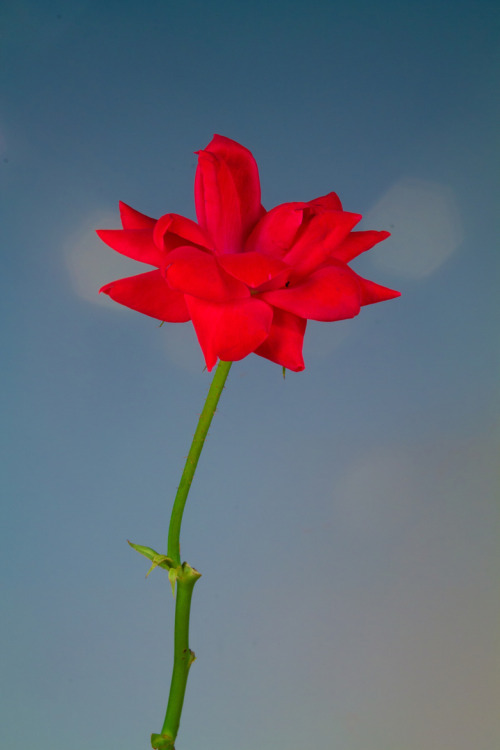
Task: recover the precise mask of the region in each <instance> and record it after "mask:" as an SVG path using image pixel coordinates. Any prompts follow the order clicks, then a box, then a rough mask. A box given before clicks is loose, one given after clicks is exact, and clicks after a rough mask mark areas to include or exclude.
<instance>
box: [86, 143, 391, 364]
mask: <svg viewBox="0 0 500 750" xmlns="http://www.w3.org/2000/svg"><path fill="white" fill-rule="evenodd" d="M195 202H196V215H197V217H198V223H195V222H194V221H191V220H190V219H186V218H185V217H184V216H179V215H177V214H166V215H165V216H162V217H161V218H160V219H158V221H156V220H155V219H151V218H149V217H148V216H145V215H144V214H141V213H139V212H138V211H135V210H134V209H133V208H130V207H129V206H127V205H125V204H124V203H120V213H121V219H122V225H123V229H118V230H114V229H102V230H99V231H98V235H99V237H100V238H101V239H102V240H103V241H104V242H105V243H106V244H107V245H109V246H110V247H112V248H113V249H114V250H117V251H118V252H119V253H122V254H123V255H127V256H128V257H130V258H133V259H134V260H138V261H140V262H141V263H146V264H148V265H151V266H155V267H156V270H154V271H148V272H146V273H142V274H139V275H138V276H131V277H129V278H126V279H120V280H118V281H113V282H111V283H110V284H106V285H105V286H103V287H102V289H101V291H102V292H105V293H106V294H109V296H110V297H111V298H112V299H114V300H115V301H116V302H119V303H121V304H122V305H126V306H127V307H131V308H132V309H133V310H137V311H138V312H141V313H144V314H146V315H150V316H151V317H153V318H157V319H158V320H162V321H168V322H170V323H181V322H185V321H187V320H192V321H193V325H194V327H195V330H196V334H197V336H198V341H199V342H200V346H201V348H202V350H203V354H204V355H205V361H206V364H207V368H208V370H211V369H212V368H213V366H214V365H215V364H216V362H217V359H221V360H226V361H233V360H238V359H243V357H246V356H247V355H248V354H250V353H251V352H254V353H255V354H258V355H260V356H261V357H266V358H267V359H270V360H272V361H273V362H276V363H278V364H280V365H283V367H286V368H288V369H290V370H295V371H300V370H303V369H304V360H303V358H302V342H303V338H304V332H305V330H306V324H307V320H308V319H311V320H325V321H331V320H342V319H344V318H352V317H354V316H355V315H357V314H358V313H359V310H360V307H361V306H362V305H369V304H372V303H374V302H382V301H383V300H387V299H391V298H393V297H398V296H399V292H395V291H393V290H392V289H387V288H385V287H383V286H379V285H378V284H375V283H374V282H372V281H368V280H367V279H363V278H361V276H358V275H357V274H356V273H355V272H354V271H353V270H352V269H351V268H349V266H348V265H347V264H348V263H349V261H351V260H352V259H353V258H355V257H356V256H357V255H359V254H360V253H362V252H364V251H365V250H369V249H370V248H371V247H373V245H375V244H376V243H377V242H380V241H381V240H384V239H386V237H388V236H389V232H375V231H368V232H353V231H352V229H353V227H354V226H355V225H356V224H357V223H358V221H359V220H360V219H361V216H360V215H359V214H352V213H348V212H346V211H343V210H342V204H341V203H340V200H339V198H338V197H337V196H336V195H335V193H329V194H328V195H325V196H323V197H322V198H316V199H315V200H312V201H309V202H307V203H284V204H282V205H280V206H277V207H276V208H273V209H272V210H271V211H269V212H266V211H265V209H264V208H263V207H262V205H261V203H260V182H259V173H258V169H257V164H256V162H255V159H254V158H253V156H252V154H251V153H250V151H248V150H247V149H246V148H244V147H243V146H241V145H240V144H239V143H236V142H235V141H231V140H230V139H229V138H225V137H223V136H220V135H216V136H214V138H213V139H212V141H211V143H210V144H209V145H208V146H207V148H206V149H205V150H204V151H200V152H198V169H197V171H196V179H195Z"/></svg>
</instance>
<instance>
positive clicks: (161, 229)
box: [153, 214, 212, 251]
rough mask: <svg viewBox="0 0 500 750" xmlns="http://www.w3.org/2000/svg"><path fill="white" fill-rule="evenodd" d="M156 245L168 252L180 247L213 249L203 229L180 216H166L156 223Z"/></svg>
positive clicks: (154, 235)
mask: <svg viewBox="0 0 500 750" xmlns="http://www.w3.org/2000/svg"><path fill="white" fill-rule="evenodd" d="M153 239H154V242H155V245H156V246H157V247H159V248H160V249H164V250H167V251H170V250H174V249H175V248H176V247H179V246H180V245H197V246H200V247H205V248H207V249H211V248H212V245H211V243H210V239H209V238H208V237H207V235H206V233H205V232H204V231H203V229H201V227H199V226H198V224H196V222H194V221H191V219H186V217H185V216H179V214H165V216H162V217H161V218H160V219H158V221H157V222H156V226H155V228H154V232H153Z"/></svg>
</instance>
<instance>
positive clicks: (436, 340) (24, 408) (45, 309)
mask: <svg viewBox="0 0 500 750" xmlns="http://www.w3.org/2000/svg"><path fill="white" fill-rule="evenodd" d="M0 26H1V33H2V38H3V39H2V44H1V48H2V52H1V68H2V86H1V94H0V105H1V107H0V150H1V154H0V174H1V184H2V207H1V210H2V221H1V234H2V239H1V249H2V275H1V281H0V283H1V287H2V290H1V296H0V300H1V304H2V306H3V315H2V319H3V321H4V322H5V324H6V325H5V334H4V337H3V341H2V359H3V367H2V370H3V385H2V388H1V391H0V397H1V400H2V414H3V416H2V422H3V425H4V441H3V447H2V459H3V461H4V463H5V470H4V480H3V483H4V489H3V502H2V505H3V510H4V514H5V515H4V518H3V522H2V523H3V533H2V545H1V546H2V558H3V562H2V565H1V575H2V604H3V609H4V612H3V615H2V635H1V642H2V646H3V648H2V650H3V651H4V654H3V666H2V669H1V675H2V677H1V681H2V683H3V688H4V692H5V695H4V698H3V700H2V709H1V717H0V723H1V727H2V729H1V734H2V746H3V747H6V748H9V750H21V748H24V747H27V746H36V748H37V750H63V749H64V750H66V748H68V747H70V748H71V750H102V749H103V748H109V747H116V748H120V750H139V748H144V749H146V748H147V747H149V738H148V735H149V733H150V732H152V731H154V732H158V731H160V729H161V724H162V721H163V714H164V709H165V704H166V693H167V690H168V683H169V679H170V663H171V662H170V659H171V649H172V644H171V631H172V616H173V602H172V597H171V594H170V592H169V586H168V581H167V578H166V576H165V575H164V573H163V572H162V571H159V572H158V571H157V572H155V573H154V574H153V575H151V577H150V578H148V579H147V580H145V579H144V575H145V573H146V569H147V563H146V561H145V560H143V559H142V558H140V557H139V556H138V555H136V554H135V553H134V552H133V551H132V550H130V549H129V547H128V546H127V544H126V541H125V540H126V539H128V538H129V539H132V540H134V541H136V542H138V543H142V544H146V545H151V546H153V547H156V548H163V547H164V546H165V544H166V530H167V524H168V516H169V509H170V506H171V502H172V498H173V494H174V492H175V489H176V487H177V483H178V479H179V476H180V471H181V468H182V460H183V457H184V456H185V455H186V453H187V449H188V445H189V441H190V439H191V435H192V433H193V430H194V426H195V421H196V417H197V414H198V413H199V411H200V410H201V405H202V402H203V399H204V396H205V393H206V390H207V388H208V384H209V380H210V376H209V375H208V374H207V373H206V372H203V366H204V363H203V360H202V356H201V352H200V350H199V348H198V345H197V343H196V340H195V336H194V333H193V330H192V327H191V326H190V324H185V325H176V326H175V325H165V326H163V327H162V328H161V329H159V328H158V326H157V323H156V322H155V321H153V320H152V319H150V318H147V317H145V316H141V315H139V314H137V313H134V312H131V311H129V310H127V309H125V308H122V307H120V306H119V305H116V304H114V303H112V302H111V301H110V300H108V299H107V298H104V299H103V298H102V297H98V295H97V291H98V288H99V287H100V286H101V285H102V284H104V283H105V282H108V281H111V280H113V279H115V278H120V277H123V276H127V275H130V274H133V273H138V272H139V271H140V270H141V269H140V267H138V266H137V264H135V263H133V262H132V261H130V262H129V261H127V260H126V259H125V258H122V257H119V256H118V255H117V254H116V253H113V251H112V250H110V249H109V248H107V247H106V246H105V245H104V244H102V243H100V242H99V241H98V240H97V238H96V237H95V235H94V233H93V230H94V229H95V228H115V227H118V226H119V217H118V200H123V201H125V202H127V203H129V204H130V205H132V206H134V207H135V208H137V209H138V210H140V211H143V212H144V213H146V214H149V215H151V216H155V217H158V216H160V215H162V214H164V213H167V212H177V213H180V214H184V215H187V216H190V217H191V218H194V202H193V179H194V171H195V166H196V157H195V155H194V153H193V152H194V151H196V150H197V149H200V148H203V147H204V146H206V145H207V143H208V142H209V141H210V139H211V137H212V135H213V133H221V134H223V135H227V136H229V137H230V138H233V139H235V140H238V141H240V142H241V143H243V144H244V145H245V146H247V147H248V148H250V149H251V151H252V152H253V154H254V155H255V157H256V159H257V162H258V164H259V169H260V176H261V183H262V194H263V203H264V205H265V206H266V207H267V208H271V207H272V206H274V205H276V204H278V203H282V202H286V201H291V200H309V199H311V198H314V197H316V196H318V195H322V194H324V193H326V192H329V191H331V190H335V191H337V192H338V193H339V194H340V197H341V198H342V200H343V202H344V205H345V208H346V209H347V210H350V211H355V212H360V213H362V214H363V215H364V217H365V218H364V220H363V225H362V226H363V227H364V228H372V229H389V231H391V232H392V237H391V238H390V239H389V240H387V241H386V242H384V243H383V245H380V246H379V247H377V248H376V249H374V250H373V251H372V252H371V253H369V254H367V255H366V257H363V258H360V259H359V260H358V261H356V263H355V264H354V267H355V269H356V270H357V271H358V272H359V273H361V274H362V275H365V276H368V277H369V278H372V279H373V280H375V281H378V282H379V283H381V284H385V285H387V286H390V287H393V288H396V289H399V290H400V291H401V292H402V297H401V298H400V299H398V300H393V301H390V302H387V303H383V304H380V305H376V306H373V307H367V308H364V309H363V310H362V313H361V315H360V316H359V317H358V318H355V319H354V320H351V321H345V322H340V323H331V324H320V323H317V324H310V325H309V327H308V332H307V334H306V340H305V348H304V353H305V360H306V370H305V372H303V373H301V374H294V373H289V374H288V375H287V377H286V380H285V381H283V378H282V375H281V369H280V368H279V367H278V366H276V365H273V364H272V363H270V362H268V361H267V360H264V359H262V358H259V357H255V356H251V357H249V358H247V359H246V360H245V361H242V362H239V363H237V364H235V365H234V367H233V370H232V372H231V375H230V378H229V381H228V386H227V388H226V390H225V392H224V394H223V399H222V403H221V407H220V409H219V412H218V414H217V416H216V420H215V422H214V425H213V427H212V430H211V433H210V436H209V441H208V444H207V446H206V449H205V453H204V455H203V457H202V460H201V462H200V467H199V473H198V475H197V477H196V480H195V483H194V485H193V490H192V494H191V497H190V500H189V503H188V507H187V511H186V516H185V523H184V527H183V536H182V541H183V557H184V558H185V559H187V560H188V561H189V562H190V563H191V564H192V565H194V566H196V567H197V568H198V569H199V570H200V571H201V572H202V573H203V578H202V579H201V581H200V583H198V584H197V588H196V589H195V596H194V604H193V613H192V637H191V641H192V647H193V648H194V650H195V651H196V653H197V656H198V660H197V662H196V664H195V666H194V667H193V669H192V671H191V676H190V681H189V684H188V693H187V702H186V707H185V712H184V714H183V719H182V723H181V732H180V735H179V740H178V743H177V746H178V750H201V749H203V750H255V748H259V750H285V749H286V750H302V748H311V749H318V750H320V749H321V750H471V748H473V749H474V750H492V748H494V747H497V742H498V737H499V736H500V723H499V717H498V697H499V693H500V666H499V661H498V654H499V648H498V647H499V639H498V633H499V617H498V614H499V612H498V573H499V565H498V562H499V560H498V530H499V524H498V508H497V490H498V477H497V452H498V429H497V424H498V422H497V416H498V409H497V407H498V390H497V382H498V364H497V359H496V352H497V342H498V337H497V332H498V317H497V318H495V316H496V315H497V313H498V304H497V299H498V205H499V199H500V195H499V191H498V185H497V183H496V180H495V178H497V177H498V140H497V135H498V125H499V117H498V106H497V104H495V102H498V99H497V98H496V93H497V86H495V83H497V82H498V73H499V60H498V57H499V53H498V50H499V10H498V5H497V3H494V2H460V0H458V1H457V0H454V1H453V2H451V1H445V2H424V3H418V4H409V3H401V2H380V3H373V2H362V1H359V2H357V1H356V0H354V2H351V3H349V4H346V3H340V2H335V1H333V2H316V3H314V2H312V3H308V4H305V5H304V4H303V3H299V2H293V1H289V2H286V1H285V0H277V1H276V2H263V1H262V0H255V1H254V2H252V3H237V2H235V1H234V0H233V1H232V2H222V1H215V2H209V1H206V2H202V1H201V0H183V2H176V3H171V2H167V1H166V0H163V1H162V2H160V1H159V0H152V1H151V2H145V3H139V2H126V1H124V0H120V2H117V1H115V0H107V1H106V2H97V0H93V1H92V0H81V1H80V2H64V3H63V2H59V3H58V2H45V1H43V0H42V1H40V0H31V2H28V1H27V0H15V1H14V0H6V2H4V3H3V5H2V9H1V11H0Z"/></svg>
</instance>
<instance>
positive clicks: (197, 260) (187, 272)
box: [165, 247, 250, 302]
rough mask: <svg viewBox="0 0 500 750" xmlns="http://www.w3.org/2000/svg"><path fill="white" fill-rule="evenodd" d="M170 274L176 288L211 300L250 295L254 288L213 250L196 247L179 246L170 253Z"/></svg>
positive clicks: (168, 270)
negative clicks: (228, 268)
mask: <svg viewBox="0 0 500 750" xmlns="http://www.w3.org/2000/svg"><path fill="white" fill-rule="evenodd" d="M168 262H169V265H168V266H167V269H166V272H165V273H166V278H167V280H168V283H169V285H170V286H171V287H172V289H177V290H178V291H180V292H183V293H185V294H191V295H193V296H194V297H199V298H201V299H205V300H210V301H211V302H229V301H230V300H234V299H245V298H247V297H250V291H249V290H248V288H247V286H246V285H245V284H243V283H242V282H241V281H237V280H236V279H234V278H233V277H232V276H230V275H229V274H228V273H226V272H225V271H224V270H223V269H222V268H220V267H219V264H218V263H217V260H216V258H215V257H214V256H213V255H211V254H210V253H205V252H203V250H198V249H197V248H195V247H179V248H177V249H176V250H173V251H172V252H171V253H170V254H169V256H168Z"/></svg>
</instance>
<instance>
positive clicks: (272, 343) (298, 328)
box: [255, 307, 307, 372]
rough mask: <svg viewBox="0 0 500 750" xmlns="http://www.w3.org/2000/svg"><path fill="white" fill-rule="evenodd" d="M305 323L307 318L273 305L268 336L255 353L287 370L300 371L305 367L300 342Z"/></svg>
mask: <svg viewBox="0 0 500 750" xmlns="http://www.w3.org/2000/svg"><path fill="white" fill-rule="evenodd" d="M306 325H307V320H304V318H299V317H298V316H297V315H292V313H289V312H285V311H284V310H279V309H278V308H277V307H275V308H274V310H273V324H272V326H271V330H270V331H269V336H268V337H267V339H266V340H265V341H264V343H263V344H261V345H260V346H259V347H258V348H257V349H256V350H255V354H258V355H259V356H260V357H265V358H266V359H270V360H271V362H276V363H277V364H278V365H282V367H286V368H287V369H288V370H293V372H300V371H301V370H303V369H304V367H305V365H304V358H303V356H302V344H303V342H304V333H305V331H306Z"/></svg>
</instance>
